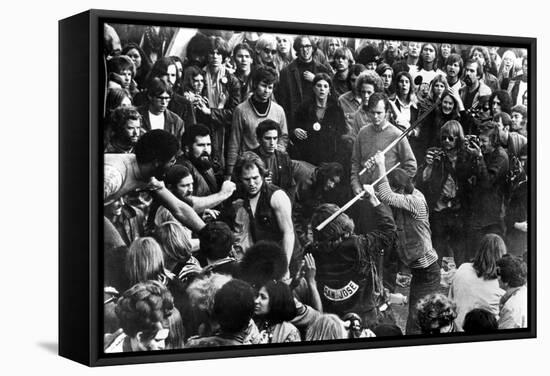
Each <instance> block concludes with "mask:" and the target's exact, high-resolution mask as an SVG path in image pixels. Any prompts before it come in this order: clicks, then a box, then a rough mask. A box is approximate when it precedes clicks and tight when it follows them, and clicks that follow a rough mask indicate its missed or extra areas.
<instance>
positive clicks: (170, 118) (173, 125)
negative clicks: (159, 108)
mask: <svg viewBox="0 0 550 376" xmlns="http://www.w3.org/2000/svg"><path fill="white" fill-rule="evenodd" d="M138 112H139V113H140V114H141V117H142V123H141V124H142V127H143V129H145V130H146V131H147V132H149V131H150V130H151V122H150V121H149V106H148V105H145V106H141V107H138ZM164 130H165V131H167V132H170V133H171V134H173V135H174V136H176V138H177V139H178V142H181V136H183V132H184V131H185V128H184V124H183V120H182V119H181V118H180V117H179V116H178V115H176V114H175V113H173V112H172V111H170V110H169V109H166V110H165V111H164Z"/></svg>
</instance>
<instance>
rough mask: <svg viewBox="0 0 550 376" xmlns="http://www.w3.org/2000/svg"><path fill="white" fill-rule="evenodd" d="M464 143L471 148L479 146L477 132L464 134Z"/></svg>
mask: <svg viewBox="0 0 550 376" xmlns="http://www.w3.org/2000/svg"><path fill="white" fill-rule="evenodd" d="M464 145H465V146H466V147H471V148H473V147H474V145H475V146H477V147H479V145H480V142H479V137H478V136H477V135H475V134H467V135H466V136H464Z"/></svg>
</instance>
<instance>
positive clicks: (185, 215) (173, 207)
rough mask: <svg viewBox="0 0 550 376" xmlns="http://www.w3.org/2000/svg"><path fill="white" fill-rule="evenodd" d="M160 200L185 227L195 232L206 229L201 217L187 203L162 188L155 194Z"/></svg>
mask: <svg viewBox="0 0 550 376" xmlns="http://www.w3.org/2000/svg"><path fill="white" fill-rule="evenodd" d="M153 194H154V195H156V197H157V198H158V200H159V201H160V203H161V204H162V205H163V206H164V207H166V208H167V209H168V210H169V211H170V213H172V215H173V216H174V217H175V218H176V219H177V220H178V221H180V222H181V223H182V224H183V225H185V226H187V227H188V228H190V229H191V230H193V231H199V230H200V229H202V228H203V227H204V222H203V220H202V219H201V218H200V217H199V215H198V214H197V213H196V212H195V211H194V210H193V208H191V207H190V206H189V205H187V204H186V203H185V202H183V201H180V200H178V199H177V198H176V196H174V195H173V194H172V192H170V191H169V190H168V189H166V188H165V187H164V188H161V189H159V190H157V191H154V192H153Z"/></svg>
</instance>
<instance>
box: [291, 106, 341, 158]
mask: <svg viewBox="0 0 550 376" xmlns="http://www.w3.org/2000/svg"><path fill="white" fill-rule="evenodd" d="M315 123H320V125H321V127H320V129H318V130H316V129H315V128H314V124H315ZM296 128H302V129H303V130H305V131H306V132H307V133H308V138H307V139H306V140H299V139H298V138H296V136H295V135H294V129H296ZM347 130H348V128H347V124H346V117H345V116H344V112H343V111H342V109H341V108H340V107H339V106H338V103H337V102H336V101H335V100H329V101H328V102H327V108H326V110H325V115H324V117H323V119H322V120H321V121H319V120H318V119H317V115H316V113H315V100H314V99H309V100H307V101H305V102H303V103H302V104H300V106H299V107H298V108H297V110H296V114H295V121H294V122H293V123H291V125H290V130H289V134H290V139H291V140H292V143H293V148H292V149H291V156H292V158H293V159H298V160H302V161H306V162H309V163H311V164H313V165H315V166H319V165H320V164H321V163H322V162H339V163H341V164H342V165H347V164H349V162H348V161H346V155H348V154H346V152H345V150H346V149H345V145H346V144H345V143H344V140H343V139H342V136H343V135H345V134H346V133H347ZM349 154H351V153H349Z"/></svg>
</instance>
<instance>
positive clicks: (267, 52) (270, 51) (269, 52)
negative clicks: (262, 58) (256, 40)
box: [264, 48, 277, 55]
mask: <svg viewBox="0 0 550 376" xmlns="http://www.w3.org/2000/svg"><path fill="white" fill-rule="evenodd" d="M264 52H265V53H266V54H271V55H275V54H276V53H277V50H272V49H269V48H264Z"/></svg>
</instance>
